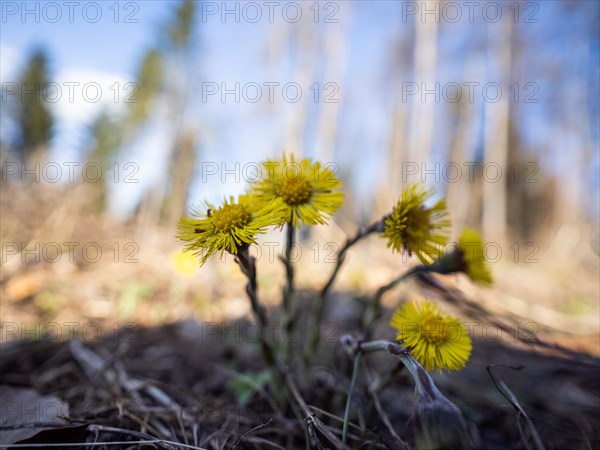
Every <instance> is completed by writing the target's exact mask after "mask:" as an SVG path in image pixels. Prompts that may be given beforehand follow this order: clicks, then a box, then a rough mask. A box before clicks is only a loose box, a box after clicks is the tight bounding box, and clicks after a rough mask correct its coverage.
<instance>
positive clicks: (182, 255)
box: [171, 250, 198, 276]
mask: <svg viewBox="0 0 600 450" xmlns="http://www.w3.org/2000/svg"><path fill="white" fill-rule="evenodd" d="M171 263H172V264H173V268H174V269H175V270H176V271H177V273H179V274H180V275H183V276H189V275H192V274H193V273H194V272H195V271H196V269H197V268H198V262H197V261H196V258H195V257H194V255H191V254H189V253H186V252H183V251H181V250H176V251H174V252H173V253H172V254H171Z"/></svg>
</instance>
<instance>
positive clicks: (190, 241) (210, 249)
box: [177, 195, 285, 265]
mask: <svg viewBox="0 0 600 450" xmlns="http://www.w3.org/2000/svg"><path fill="white" fill-rule="evenodd" d="M284 211H285V210H284V205H283V204H282V203H281V201H277V200H274V201H271V202H269V203H266V204H265V205H263V206H262V207H258V206H257V204H256V203H254V202H251V201H250V200H249V199H248V197H247V196H245V195H242V196H240V197H239V198H238V201H237V202H236V201H235V199H234V198H233V197H230V198H229V201H227V200H225V202H224V203H223V205H222V206H221V207H220V208H215V207H214V206H212V205H210V204H207V210H206V213H205V214H203V213H202V212H200V211H198V210H195V211H192V217H182V218H180V219H179V222H178V223H177V228H178V233H177V237H178V238H179V239H180V240H182V241H183V242H184V243H185V251H191V252H193V253H194V254H195V255H196V256H198V257H200V260H201V263H200V264H201V265H202V264H204V263H205V262H206V260H207V259H208V257H209V256H211V255H213V254H215V253H217V252H218V251H220V252H221V255H222V254H223V252H225V251H228V252H229V253H231V254H233V255H236V254H237V253H238V250H239V249H240V248H241V247H243V246H247V245H250V244H255V243H256V235H257V234H262V233H264V232H265V231H264V229H265V228H266V227H268V226H271V225H276V224H279V223H280V222H281V216H282V214H283V213H284Z"/></svg>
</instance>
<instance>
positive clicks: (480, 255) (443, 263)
mask: <svg viewBox="0 0 600 450" xmlns="http://www.w3.org/2000/svg"><path fill="white" fill-rule="evenodd" d="M483 249H484V248H483V241H482V240H481V237H480V236H479V233H477V231H475V230H471V229H470V228H465V229H464V230H463V231H462V233H461V234H460V237H459V238H458V243H457V246H456V248H454V249H453V250H452V251H451V252H449V253H448V254H446V255H444V256H443V257H441V258H440V259H439V260H438V261H436V262H435V263H433V265H432V266H431V268H432V269H433V271H435V272H438V273H442V274H447V273H455V272H464V273H466V274H467V275H468V277H469V278H471V280H473V281H475V282H477V283H483V284H492V282H493V281H494V280H493V277H492V273H491V272H490V269H489V268H488V265H487V263H486V261H485V255H484V251H483Z"/></svg>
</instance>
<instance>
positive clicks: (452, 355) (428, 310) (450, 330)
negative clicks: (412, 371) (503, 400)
mask: <svg viewBox="0 0 600 450" xmlns="http://www.w3.org/2000/svg"><path fill="white" fill-rule="evenodd" d="M390 324H391V325H392V327H394V328H396V329H397V330H398V334H397V336H396V339H398V340H400V341H403V342H404V344H405V345H406V346H407V347H408V348H409V349H410V352H411V354H412V355H413V356H414V358H415V359H416V360H417V361H419V363H421V364H422V365H423V366H425V369H427V370H433V369H437V370H438V371H440V372H441V371H442V370H459V369H462V368H463V367H464V366H465V363H466V362H467V360H468V359H469V356H470V354H471V348H472V345H471V338H470V337H469V335H468V333H467V330H466V329H465V327H464V326H463V325H462V324H461V323H460V321H459V320H457V319H455V318H453V317H451V316H446V315H444V314H443V313H442V312H441V310H440V309H439V308H438V307H437V305H436V304H435V303H433V302H430V301H421V302H411V303H407V304H405V305H403V306H401V307H400V308H398V309H397V310H396V312H395V313H394V315H393V317H392V320H391V322H390Z"/></svg>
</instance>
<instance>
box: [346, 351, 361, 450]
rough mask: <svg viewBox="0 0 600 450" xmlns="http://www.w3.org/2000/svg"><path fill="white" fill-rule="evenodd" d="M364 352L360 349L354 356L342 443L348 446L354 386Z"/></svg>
mask: <svg viewBox="0 0 600 450" xmlns="http://www.w3.org/2000/svg"><path fill="white" fill-rule="evenodd" d="M361 355H362V351H361V350H360V348H359V349H358V351H357V352H356V355H355V356H354V365H353V366H352V380H351V381H350V388H349V389H348V398H347V399H346V411H345V412H344V428H343V429H342V443H343V444H344V445H346V442H347V441H348V423H349V419H350V406H351V405H352V394H353V393H354V386H355V385H356V379H357V378H358V371H359V368H360V358H361Z"/></svg>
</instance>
